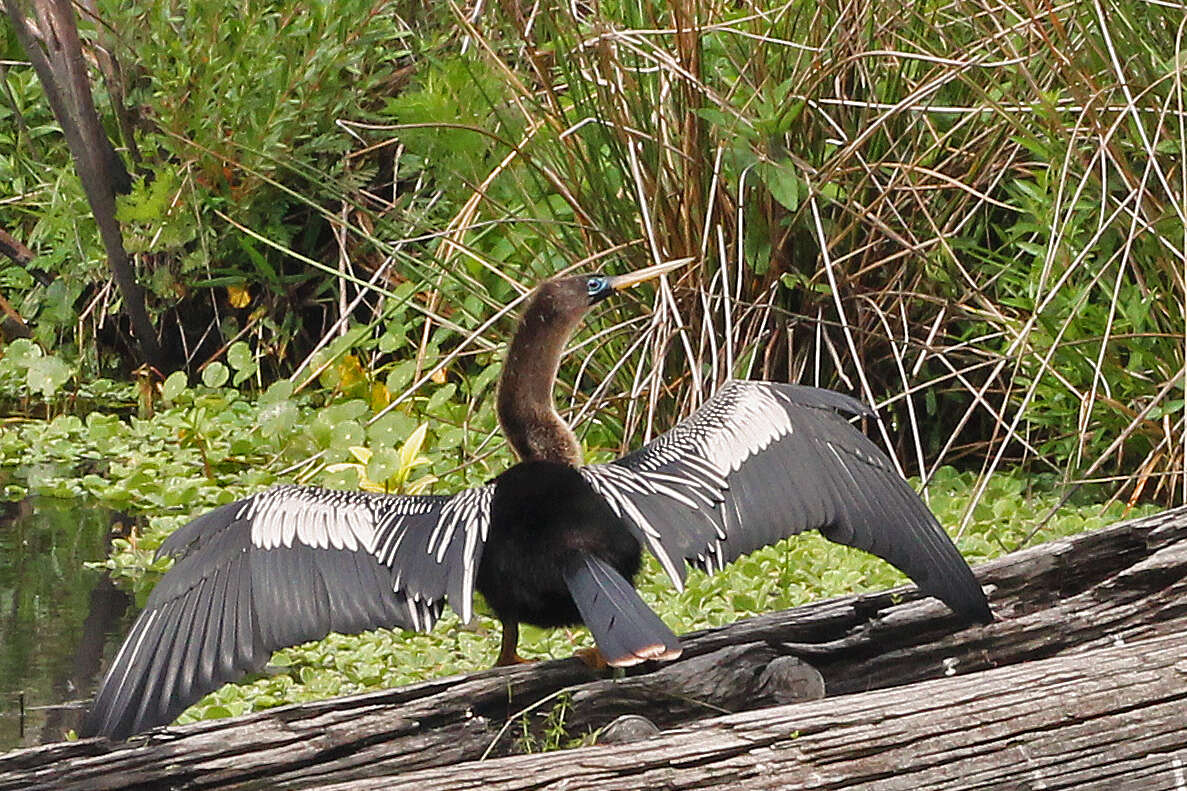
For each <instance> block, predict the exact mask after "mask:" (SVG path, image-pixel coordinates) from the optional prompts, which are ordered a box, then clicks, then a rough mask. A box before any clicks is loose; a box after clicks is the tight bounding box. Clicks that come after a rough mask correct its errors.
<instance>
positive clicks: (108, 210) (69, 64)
mask: <svg viewBox="0 0 1187 791" xmlns="http://www.w3.org/2000/svg"><path fill="white" fill-rule="evenodd" d="M33 5H34V8H35V9H36V12H37V24H36V25H34V24H33V23H32V21H31V20H30V19H29V18H28V17H27V16H26V15H25V13H24V11H23V10H22V9H21V8H20V0H4V7H5V10H6V11H7V13H8V18H9V20H11V22H12V26H13V29H14V30H15V31H16V35H17V40H18V41H20V43H21V47H22V48H23V49H24V50H25V53H26V54H27V55H28V56H29V60H30V61H32V63H33V69H34V71H36V72H37V78H38V79H39V80H40V81H41V86H42V88H43V89H44V90H45V95H46V98H47V99H48V100H49V103H50V107H51V108H52V109H53V112H54V117H55V118H57V119H58V123H59V125H61V127H62V133H63V134H64V135H65V137H66V144H67V146H68V147H69V148H70V154H71V156H72V157H73V159H74V167H75V170H77V171H78V178H79V180H80V181H81V182H82V186H83V191H84V192H85V193H86V196H87V202H88V203H89V204H90V205H91V212H92V213H93V214H94V215H95V223H96V225H97V226H98V228H99V236H100V238H101V239H102V241H103V247H104V249H105V250H106V252H107V263H108V266H109V268H110V269H111V274H112V278H113V279H114V280H115V283H116V286H117V287H118V288H119V290H120V296H121V297H122V299H123V302H124V311H125V312H126V313H127V316H128V319H129V320H130V321H131V323H132V330H133V332H134V333H135V334H136V340H137V342H138V343H139V345H140V350H141V354H142V356H143V358H144V360H145V361H146V362H148V363H149V364H150V365H154V366H156V367H157V368H158V369H164V368H165V361H164V358H163V356H162V352H161V346H160V343H159V342H158V340H157V333H156V330H155V329H154V328H153V325H152V321H151V320H150V319H149V316H148V309H147V307H146V305H145V301H144V291H143V290H142V289H141V288H140V285H139V283H137V282H136V274H135V272H134V271H133V268H132V262H131V261H130V260H129V258H128V253H127V251H126V250H125V249H124V239H123V234H122V232H121V231H120V225H119V221H118V220H116V217H115V195H116V192H117V191H121V192H126V191H127V189H128V188H129V186H130V181H129V177H128V172H127V170H126V169H125V168H124V165H123V162H122V161H121V160H120V158H119V155H118V154H116V152H115V149H114V148H113V147H112V145H111V141H110V140H108V139H107V134H106V132H104V130H103V125H102V124H101V123H100V121H99V114H98V113H97V112H96V111H95V103H94V99H93V98H92V96H91V85H90V80H89V78H88V76H87V70H86V64H85V62H84V61H83V57H82V43H81V42H80V41H79V38H78V28H77V27H76V25H75V22H74V9H73V7H72V6H71V4H70V0H35V2H34V4H33Z"/></svg>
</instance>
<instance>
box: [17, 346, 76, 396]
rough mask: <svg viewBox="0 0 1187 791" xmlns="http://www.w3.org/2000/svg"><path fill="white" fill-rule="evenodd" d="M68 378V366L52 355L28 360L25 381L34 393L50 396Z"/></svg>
mask: <svg viewBox="0 0 1187 791" xmlns="http://www.w3.org/2000/svg"><path fill="white" fill-rule="evenodd" d="M68 379H70V366H68V365H66V363H64V362H62V361H61V360H59V359H58V358H57V357H54V356H52V355H49V356H46V357H38V358H37V359H35V360H32V361H30V363H29V369H28V372H27V373H26V374H25V382H26V384H28V385H29V389H30V390H32V391H33V392H34V393H41V395H43V396H45V397H46V398H49V397H51V396H52V395H53V394H54V393H56V392H58V389H59V388H60V387H61V386H62V385H64V384H66V381H67V380H68Z"/></svg>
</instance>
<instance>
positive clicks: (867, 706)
mask: <svg viewBox="0 0 1187 791" xmlns="http://www.w3.org/2000/svg"><path fill="white" fill-rule="evenodd" d="M1185 656H1187V634H1185V633H1183V632H1179V633H1176V634H1171V635H1167V636H1164V637H1155V638H1150V639H1146V640H1141V641H1139V642H1136V643H1131V644H1122V645H1120V646H1118V647H1109V648H1100V649H1096V650H1093V651H1087V652H1084V653H1079V654H1069V655H1066V656H1060V657H1055V658H1052V659H1043V660H1036V661H1033V662H1024V663H1022V664H1018V665H1011V666H1010V667H1005V668H999V669H996V670H986V671H982V672H980V673H975V674H972V675H968V676H958V677H954V678H946V679H937V680H932V681H921V682H919V683H917V684H912V685H909V686H902V687H893V688H890V689H884V690H879V691H876V692H867V693H863V694H858V695H843V696H840V697H837V698H829V699H827V700H822V701H817V702H814V703H801V704H793V705H787V706H775V707H772V708H767V709H760V710H758V711H750V712H745V713H742V714H734V715H730V716H727V717H717V718H713V719H710V720H705V721H702V722H699V723H696V724H693V725H690V726H688V727H685V728H680V729H677V730H674V731H668V732H667V733H665V734H663V735H662V736H661V737H660V738H655V739H648V740H646V741H640V742H635V743H633V744H628V745H616V746H613V747H590V748H581V749H576V750H569V751H564V752H551V753H543V754H536V755H522V756H515V757H512V758H501V759H496V760H492V761H484V762H478V761H475V762H470V763H467V764H462V765H460V766H442V767H435V768H433V769H427V770H420V771H413V772H408V773H404V774H393V775H389V776H384V777H376V778H370V779H367V780H352V781H347V782H342V783H328V784H326V785H323V786H322V789H323V790H324V791H381V789H382V791H393V790H398V789H409V790H410V791H412V790H414V791H467V790H468V789H483V790H485V789H491V788H497V789H500V791H513V790H514V789H545V788H556V789H562V788H563V789H565V791H621V789H624V788H638V789H644V788H646V789H652V788H663V789H666V790H667V791H679V790H680V789H704V788H721V789H725V788H728V789H741V790H745V789H774V788H778V789H780V790H781V791H808V790H809V789H837V788H877V789H878V791H927V790H931V789H936V790H937V791H938V789H954V788H961V789H964V788H1009V789H1076V790H1077V791H1084V789H1090V788H1100V789H1109V791H1117V790H1118V789H1135V791H1136V789H1142V790H1143V791H1156V790H1157V789H1165V790H1166V791H1172V789H1173V790H1174V791H1181V789H1183V788H1187V781H1185V778H1184V773H1185V771H1187V768H1185V764H1187V729H1184V727H1183V718H1184V709H1185V707H1187V659H1184V657H1185Z"/></svg>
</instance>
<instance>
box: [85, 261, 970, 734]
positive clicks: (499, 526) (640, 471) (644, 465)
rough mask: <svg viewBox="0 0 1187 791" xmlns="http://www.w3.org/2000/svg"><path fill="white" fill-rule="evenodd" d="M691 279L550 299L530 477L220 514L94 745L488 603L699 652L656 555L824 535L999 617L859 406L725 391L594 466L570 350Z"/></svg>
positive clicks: (613, 645)
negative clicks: (337, 642)
mask: <svg viewBox="0 0 1187 791" xmlns="http://www.w3.org/2000/svg"><path fill="white" fill-rule="evenodd" d="M674 266H675V265H674V264H659V265H656V266H652V267H648V268H646V269H643V270H641V271H638V272H635V273H633V274H628V275H621V276H617V277H610V276H605V275H592V276H578V277H562V278H557V279H554V280H549V281H546V282H544V283H543V284H541V285H540V286H539V288H537V290H536V291H535V293H534V294H533V296H532V297H531V299H530V301H529V302H528V305H527V307H526V309H525V310H524V314H523V318H522V320H521V322H520V325H519V328H518V330H517V331H516V333H515V337H514V339H513V340H512V341H511V346H510V349H509V351H508V354H507V360H506V365H505V367H504V370H503V377H502V381H501V382H500V385H499V393H498V414H499V422H500V423H501V424H502V427H503V431H504V432H505V434H506V436H507V439H508V440H509V441H510V443H511V446H512V448H513V449H514V450H515V452H516V454H517V455H518V456H519V458H520V461H519V463H518V464H516V465H515V466H513V467H511V468H510V469H509V470H507V471H506V472H504V473H502V474H501V475H499V476H498V477H497V478H495V479H494V480H493V481H491V482H490V483H488V484H487V485H485V486H482V487H480V488H476V489H467V490H465V491H462V492H458V493H457V494H454V495H452V496H441V495H428V496H403V495H377V494H364V493H356V492H340V491H328V490H325V489H317V488H312V487H305V486H277V487H275V488H272V489H269V490H267V491H265V492H262V493H260V494H257V495H254V496H252V497H249V498H247V499H245V500H240V501H238V502H235V503H231V504H229V505H225V506H222V507H221V508H218V509H216V510H214V511H211V512H210V513H207V514H205V515H203V516H200V517H198V518H197V519H195V520H194V521H192V522H190V523H189V524H188V525H186V526H184V527H182V528H181V529H179V530H178V531H177V532H175V533H174V534H173V535H171V536H170V537H169V538H168V539H166V540H165V542H164V543H163V544H162V545H161V548H160V553H161V554H164V555H172V556H174V557H176V559H177V560H176V563H175V565H174V566H173V568H172V569H171V570H170V571H169V572H168V573H166V574H165V575H164V577H163V578H162V579H161V581H160V582H159V583H158V584H157V586H156V588H155V589H154V590H153V592H152V594H151V596H150V597H149V599H148V603H147V606H146V607H145V609H144V611H143V612H142V613H141V614H140V616H139V618H138V619H137V620H136V622H135V624H134V625H133V627H132V631H131V633H130V634H129V635H128V637H127V639H126V640H125V641H124V644H123V646H122V647H121V648H120V650H119V653H118V654H117V655H116V657H115V659H114V660H113V661H112V664H111V668H110V669H109V670H108V673H107V676H106V677H105V678H104V679H103V683H102V685H101V687H100V689H99V692H98V694H97V696H96V697H95V702H94V704H93V706H92V708H91V711H90V713H89V715H88V717H87V719H86V722H85V723H84V725H83V728H82V732H83V733H84V735H95V734H102V735H107V736H109V737H112V738H124V737H126V736H128V735H130V734H133V733H136V732H138V731H141V730H144V729H147V728H150V727H152V726H155V725H159V724H162V723H168V722H170V721H172V720H173V719H174V718H176V716H177V715H178V714H179V713H181V712H182V711H183V710H184V709H185V708H186V707H187V706H189V705H191V704H192V703H194V702H195V701H197V700H198V699H199V698H200V697H202V696H203V695H205V694H206V693H207V692H210V691H211V690H214V689H216V688H217V687H219V686H220V685H221V684H223V683H225V682H227V681H231V680H234V679H237V678H239V677H241V676H242V675H244V674H245V673H247V672H250V671H253V670H258V669H259V668H260V667H261V666H262V665H263V664H264V663H265V662H266V661H267V659H268V657H269V656H270V655H271V654H272V652H273V651H275V650H276V649H279V648H281V647H284V646H290V645H294V644H297V643H301V642H304V641H307V640H313V639H317V638H321V637H324V636H325V635H326V634H328V633H329V632H331V631H336V632H347V633H352V632H360V631H363V630H365V629H370V628H374V627H380V626H383V627H402V628H406V629H417V630H428V629H430V628H431V627H432V626H433V624H434V623H435V621H436V619H437V617H438V616H439V615H440V614H441V611H442V607H443V606H444V603H445V602H446V601H448V602H449V604H450V606H452V607H453V609H454V610H456V611H457V612H458V614H459V615H460V616H461V618H462V620H463V621H469V620H470V618H471V616H472V614H473V609H472V602H471V599H472V594H473V592H474V590H475V589H477V590H478V591H480V592H481V593H482V594H483V596H484V597H485V598H486V601H487V603H488V604H489V605H490V607H491V608H492V609H493V610H494V612H495V613H496V614H497V615H498V617H499V619H500V620H501V621H502V624H503V642H502V650H501V652H500V655H499V664H507V663H510V662H514V661H518V657H517V656H516V653H515V649H516V643H517V641H518V624H519V623H521V622H523V623H531V624H537V625H540V626H560V625H565V624H575V623H584V624H585V625H586V626H588V627H589V630H590V632H591V633H592V634H593V637H594V640H595V641H596V643H597V646H598V650H599V651H600V653H601V655H602V657H603V658H604V659H605V661H606V662H607V663H608V664H610V665H615V666H622V665H631V664H635V663H638V662H642V661H644V660H647V659H671V658H675V657H676V656H678V655H679V654H680V643H679V641H678V640H677V639H676V637H675V635H673V634H672V632H671V631H670V630H669V629H668V628H667V626H665V625H664V623H663V622H662V621H661V620H660V619H659V617H657V616H656V615H655V613H653V612H652V611H651V610H650V609H649V608H648V607H647V605H646V604H644V603H643V600H642V599H641V598H640V597H639V595H638V593H637V592H636V591H635V589H634V587H633V585H632V583H631V580H632V579H633V578H634V577H635V574H636V573H637V572H638V570H639V564H640V555H641V550H642V549H643V548H644V547H645V548H646V549H647V550H649V551H650V552H651V553H652V554H654V555H655V556H656V557H657V558H658V559H659V561H660V564H661V565H662V566H663V568H664V569H665V571H666V572H667V574H668V575H669V576H670V577H671V578H672V581H673V583H674V584H675V585H676V587H677V588H680V587H682V585H683V581H684V576H685V571H686V569H685V563H686V561H687V562H688V563H691V564H693V565H695V566H699V567H701V568H704V569H706V570H707V571H710V572H712V571H716V570H719V569H721V568H723V567H724V566H725V564H726V563H729V562H730V561H732V560H734V559H735V558H737V557H739V556H740V555H744V554H746V553H748V552H751V551H753V550H755V549H757V548H759V547H761V546H764V545H766V544H771V543H773V542H775V541H777V540H779V539H780V538H783V537H786V536H790V535H793V534H795V533H799V532H801V531H804V530H809V529H813V528H815V529H817V530H820V532H822V533H823V534H824V535H825V536H826V537H827V538H829V539H831V540H833V541H837V542H839V543H842V544H846V545H849V546H853V547H858V548H860V549H864V550H866V551H867V552H872V553H873V554H875V555H877V556H879V557H881V558H883V559H885V560H887V561H889V562H890V563H891V564H893V565H894V566H895V567H897V568H899V569H901V570H902V571H903V572H905V573H906V574H907V576H909V577H910V578H911V579H913V580H914V581H915V582H916V583H917V584H918V585H919V588H920V590H921V591H922V592H924V593H926V594H929V595H932V596H936V597H938V598H939V599H941V600H943V601H944V602H945V603H946V604H947V605H948V606H949V607H951V608H952V609H953V610H954V611H956V612H957V613H958V614H959V615H961V616H963V617H965V618H967V619H969V620H971V621H979V622H988V621H990V620H992V615H991V614H990V611H989V605H988V603H987V602H986V599H985V595H984V593H983V592H982V590H981V588H980V587H979V586H978V585H977V581H976V579H975V578H974V577H973V574H972V572H971V571H970V569H969V567H968V565H967V564H966V563H965V561H964V558H963V557H961V555H960V552H959V551H958V550H957V549H956V547H955V546H954V545H953V543H952V541H951V539H950V538H949V537H948V535H947V534H946V533H945V532H944V530H943V529H942V528H941V527H940V525H939V523H938V522H937V521H936V519H935V517H934V516H933V515H932V514H931V512H930V511H929V510H928V509H927V507H926V506H925V505H924V504H923V502H922V501H921V500H920V499H919V497H918V496H917V495H916V494H915V492H914V490H912V489H911V487H910V486H909V485H908V484H907V483H906V482H905V481H904V480H903V479H902V478H901V477H900V476H899V475H898V474H897V473H896V471H895V469H894V467H893V465H892V464H891V462H890V460H889V459H888V458H887V457H886V456H885V455H884V454H883V453H882V452H881V451H880V450H879V449H878V448H877V447H876V446H875V445H874V444H873V443H872V442H870V440H868V439H867V438H866V437H865V435H863V434H862V433H861V432H859V431H858V430H857V429H856V428H854V427H853V426H851V425H850V424H849V423H848V422H847V420H846V419H845V418H844V417H843V415H846V414H848V415H865V414H870V411H869V410H868V409H867V408H866V407H865V406H863V405H862V404H861V403H859V402H858V401H856V400H854V399H852V398H849V397H848V396H844V395H840V394H838V393H834V392H830V391H827V390H819V389H816V388H811V387H802V386H796V385H788V384H775V383H771V382H752V381H732V382H729V383H727V384H725V385H724V386H723V387H722V388H721V389H720V390H719V391H718V392H717V394H716V395H714V396H713V397H712V398H710V399H709V400H708V401H707V402H705V404H704V405H703V406H702V407H701V408H700V409H699V410H697V411H696V412H695V413H694V414H693V415H692V416H691V417H689V418H688V419H687V420H685V421H683V422H682V423H680V424H679V425H677V426H676V427H675V428H674V429H672V430H671V431H669V432H668V433H666V434H664V435H662V436H660V437H658V438H657V439H655V440H653V441H652V442H650V443H648V444H647V445H644V446H643V447H642V448H640V449H638V450H636V451H634V452H633V453H630V454H628V455H627V456H624V457H623V458H621V459H618V460H616V461H614V462H611V463H609V464H596V465H590V466H582V464H581V451H580V446H579V445H578V442H577V439H576V437H575V436H574V434H573V432H572V430H570V428H569V427H568V426H567V425H565V423H564V421H563V420H561V418H560V416H559V415H558V414H557V412H556V408H555V406H554V404H553V396H552V388H553V382H554V380H555V377H556V373H557V366H558V364H559V361H560V357H561V353H562V350H563V348H564V346H565V343H566V342H567V341H568V339H569V338H570V337H571V335H572V333H573V331H574V330H575V329H576V328H577V325H578V323H579V322H580V320H581V317H582V316H583V315H584V314H585V312H586V311H587V310H588V309H589V307H590V306H592V305H594V304H596V303H597V302H599V301H601V300H602V299H605V298H606V297H608V296H610V295H611V294H614V293H615V292H616V291H619V290H621V289H623V288H626V287H628V286H631V285H634V284H636V283H639V282H641V281H643V280H647V279H649V278H652V277H655V276H657V275H660V274H662V273H664V272H667V271H670V270H671V269H672V268H674Z"/></svg>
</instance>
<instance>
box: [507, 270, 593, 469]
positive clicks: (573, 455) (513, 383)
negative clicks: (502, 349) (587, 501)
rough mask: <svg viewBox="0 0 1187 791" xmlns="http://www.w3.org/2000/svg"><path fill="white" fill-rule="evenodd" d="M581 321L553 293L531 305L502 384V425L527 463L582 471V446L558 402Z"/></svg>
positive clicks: (537, 295)
mask: <svg viewBox="0 0 1187 791" xmlns="http://www.w3.org/2000/svg"><path fill="white" fill-rule="evenodd" d="M580 319H581V316H580V314H578V315H572V312H571V311H569V312H567V313H566V312H565V311H562V310H560V309H558V307H557V305H556V304H555V303H554V301H553V300H552V299H551V298H550V296H549V294H548V292H547V290H545V289H540V290H538V291H537V292H536V293H535V294H534V295H533V296H532V298H531V300H530V301H529V302H528V306H527V309H526V310H525V311H524V314H523V319H522V320H521V321H520V323H519V329H518V330H516V332H515V337H513V338H512V339H511V346H510V348H509V349H508V350H507V360H506V361H505V362H504V364H503V375H502V378H501V379H500V381H499V403H498V411H499V424H500V425H501V426H502V427H503V434H504V435H505V436H506V437H507V441H508V442H510V443H511V447H512V448H513V449H514V450H515V453H516V455H518V456H519V458H520V459H521V460H523V461H529V460H533V461H535V460H538V461H554V462H558V463H561V464H570V465H573V466H578V465H579V464H580V463H581V446H580V445H579V444H578V442H577V437H576V436H575V435H574V434H573V431H572V429H570V428H569V427H568V426H567V425H566V424H565V421H563V420H561V416H560V415H559V414H557V411H556V405H555V404H554V403H553V400H552V388H553V384H554V383H555V382H556V372H557V368H558V367H559V366H560V360H561V352H563V351H564V348H565V343H567V342H568V340H569V338H571V337H572V335H573V331H574V330H576V329H577V324H578V322H579V321H580Z"/></svg>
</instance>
